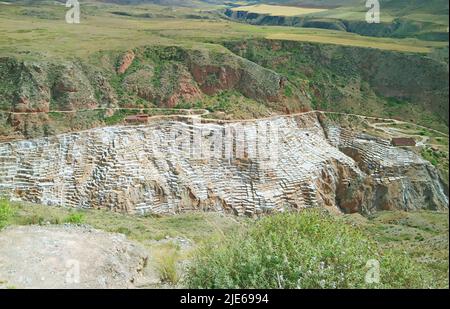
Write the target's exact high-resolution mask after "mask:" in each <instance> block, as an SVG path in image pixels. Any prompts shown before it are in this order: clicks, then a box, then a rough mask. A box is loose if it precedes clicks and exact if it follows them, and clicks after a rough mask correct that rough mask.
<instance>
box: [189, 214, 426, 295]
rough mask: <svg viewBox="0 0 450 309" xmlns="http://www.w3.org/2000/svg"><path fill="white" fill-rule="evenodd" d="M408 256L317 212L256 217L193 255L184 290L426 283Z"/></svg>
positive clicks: (356, 286) (423, 285)
mask: <svg viewBox="0 0 450 309" xmlns="http://www.w3.org/2000/svg"><path fill="white" fill-rule="evenodd" d="M370 260H376V261H379V263H380V283H366V280H365V278H366V275H367V273H368V270H369V269H368V268H367V265H368V264H367V263H368V261H370ZM416 266H417V265H414V264H413V263H412V262H411V261H410V259H409V258H408V257H405V256H403V255H400V254H394V253H392V252H386V253H384V254H380V251H379V250H378V248H377V246H376V245H375V243H374V242H372V241H371V240H370V239H368V238H367V237H366V236H365V235H364V234H363V233H362V232H360V231H358V230H357V229H356V228H354V227H352V226H350V225H348V224H344V223H343V222H341V221H338V220H337V219H335V218H334V217H332V216H331V215H328V214H326V213H324V212H321V211H318V210H305V211H303V212H301V213H295V214H292V213H291V214H279V215H273V216H269V217H266V218H263V219H261V220H260V221H258V222H256V223H254V224H252V225H251V226H250V227H249V228H247V229H245V230H244V231H241V232H240V233H237V234H233V235H229V236H226V237H225V239H223V241H220V242H212V241H211V242H207V243H206V244H205V245H204V246H202V247H201V248H199V249H198V251H197V252H196V253H195V255H194V258H193V261H192V264H191V265H190V269H189V270H188V275H187V278H186V285H187V286H189V287H190V288H408V287H428V280H426V278H423V276H422V275H421V272H420V268H417V267H416Z"/></svg>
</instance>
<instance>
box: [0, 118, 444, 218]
mask: <svg viewBox="0 0 450 309" xmlns="http://www.w3.org/2000/svg"><path fill="white" fill-rule="evenodd" d="M323 117H324V116H323V115H321V114H316V113H315V112H311V113H305V114H301V115H298V116H292V117H289V116H278V117H274V118H270V119H262V120H255V121H247V122H227V123H221V122H207V123H200V122H199V121H198V119H197V120H196V119H195V118H193V119H191V120H190V121H180V120H172V121H169V120H161V121H154V122H151V123H150V124H149V125H145V126H138V127H133V126H131V127H123V126H118V127H106V128H99V129H94V130H89V131H85V132H79V133H72V134H66V135H58V136H55V137H52V138H41V139H35V140H28V141H18V142H11V143H0V163H1V168H0V190H1V192H2V193H3V194H5V195H7V196H8V195H9V196H10V197H12V198H19V199H22V200H26V201H31V202H36V203H42V204H47V205H59V206H63V205H64V206H72V207H85V208H107V209H111V210H115V211H123V212H131V213H153V214H155V213H179V212H184V211H189V210H209V211H219V212H228V213H235V214H237V215H244V214H245V215H248V216H253V215H261V214H264V213H271V212H277V211H284V210H288V209H300V208H307V207H316V206H321V207H328V208H330V209H331V210H333V211H339V210H340V211H344V212H348V213H354V212H361V213H371V212H374V211H377V210H387V209H395V208H398V209H406V210H409V209H420V208H428V209H445V208H448V197H447V196H446V195H445V193H444V188H443V185H442V183H441V180H440V179H439V176H438V174H437V172H436V170H435V168H434V167H433V166H432V165H431V164H430V163H428V162H427V161H425V160H423V159H421V158H420V157H418V156H417V155H415V154H414V153H413V152H411V151H410V150H404V149H399V148H396V147H392V146H389V142H388V141H386V140H382V139H377V138H374V137H370V136H367V135H364V134H356V133H354V132H353V131H351V130H348V129H345V128H342V127H340V126H337V125H335V124H329V125H324V126H322V125H323V124H325V123H326V122H325V119H324V118H323ZM346 154H348V155H346ZM352 158H353V159H352Z"/></svg>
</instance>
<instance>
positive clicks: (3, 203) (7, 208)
mask: <svg viewBox="0 0 450 309" xmlns="http://www.w3.org/2000/svg"><path fill="white" fill-rule="evenodd" d="M13 214H14V211H13V209H12V207H11V205H10V204H9V201H8V200H6V199H0V229H2V228H4V227H5V226H6V224H7V222H8V220H9V218H11V216H12V215H13Z"/></svg>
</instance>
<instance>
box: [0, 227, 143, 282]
mask: <svg viewBox="0 0 450 309" xmlns="http://www.w3.org/2000/svg"><path fill="white" fill-rule="evenodd" d="M147 259H148V257H147V253H146V251H145V250H144V249H143V248H142V247H140V246H139V245H137V244H134V243H132V242H131V241H129V240H127V239H126V237H125V236H124V235H120V234H110V233H105V232H102V231H99V230H95V229H93V228H90V227H85V226H73V225H62V226H20V227H11V228H7V229H5V230H4V231H2V232H1V233H0V286H3V287H7V288H134V287H135V286H136V282H137V281H139V280H141V279H142V277H143V270H144V269H145V266H146V264H147ZM78 270H79V272H78ZM78 274H79V276H78ZM78 279H79V280H78Z"/></svg>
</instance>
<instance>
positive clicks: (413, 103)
mask: <svg viewBox="0 0 450 309" xmlns="http://www.w3.org/2000/svg"><path fill="white" fill-rule="evenodd" d="M0 8H1V10H0V17H1V18H0V29H1V30H2V31H1V32H0V43H1V44H0V72H1V74H0V109H1V110H2V113H0V119H1V122H0V134H1V135H2V136H3V138H4V139H9V138H20V137H21V136H22V137H36V136H48V135H52V134H55V133H60V132H68V131H73V130H81V129H86V128H91V127H95V126H100V125H105V124H107V125H111V124H116V123H120V122H121V121H122V120H123V119H124V118H125V117H126V115H130V114H135V113H137V112H139V110H138V109H145V111H144V110H141V112H146V113H149V114H150V115H155V114H168V113H169V114H177V113H181V112H177V111H176V109H178V110H179V109H189V108H194V109H208V110H209V111H210V113H211V114H210V117H216V118H228V119H231V118H237V119H242V118H255V117H263V116H269V115H272V114H274V113H293V112H298V111H304V110H309V109H315V108H317V109H325V110H332V111H343V112H353V113H361V114H370V115H375V116H388V117H399V118H402V119H404V120H407V121H411V120H412V121H414V122H417V123H419V124H423V125H425V126H432V127H433V128H436V129H439V130H442V131H446V130H447V128H448V119H447V118H446V116H445V115H446V114H447V113H446V111H447V110H448V99H447V93H448V85H447V84H446V80H448V75H446V74H447V72H448V65H447V64H446V63H448V60H447V59H448V57H447V58H446V57H445V54H446V52H445V50H446V49H447V50H448V47H447V46H448V43H445V42H436V41H424V40H418V39H412V38H406V39H391V38H373V37H366V36H360V35H356V34H352V33H347V32H342V31H332V30H324V29H313V28H298V27H271V26H253V25H248V24H242V23H236V22H233V21H230V20H227V19H224V18H223V17H222V16H221V14H220V10H217V8H218V7H217V3H213V4H208V3H205V2H203V3H201V5H200V6H196V7H186V6H184V7H176V8H174V7H167V6H160V5H154V4H138V5H119V4H116V3H104V2H99V1H95V2H91V1H86V2H82V4H81V16H82V17H81V24H79V25H70V24H66V23H65V21H64V16H65V12H66V8H65V7H64V6H63V5H60V4H56V3H55V2H48V1H39V2H27V4H26V5H25V4H24V2H22V1H10V2H2V3H0ZM205 30H207V31H205ZM128 38H132V40H130V39H128ZM295 42H297V43H295ZM310 43H314V44H310ZM157 108H158V109H157ZM160 108H163V109H165V110H160ZM119 109H120V110H119ZM174 109H175V110H174ZM11 112H13V113H12V114H11Z"/></svg>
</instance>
